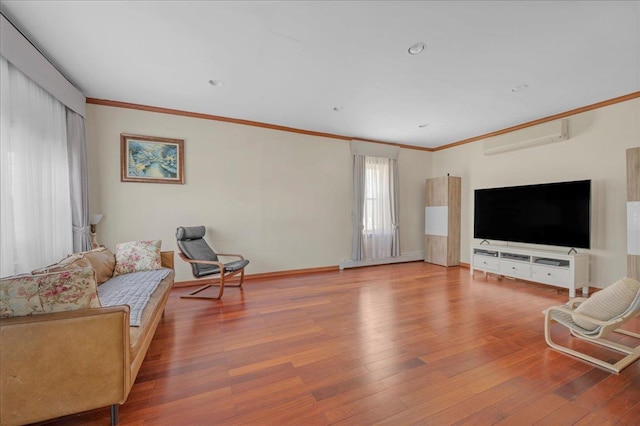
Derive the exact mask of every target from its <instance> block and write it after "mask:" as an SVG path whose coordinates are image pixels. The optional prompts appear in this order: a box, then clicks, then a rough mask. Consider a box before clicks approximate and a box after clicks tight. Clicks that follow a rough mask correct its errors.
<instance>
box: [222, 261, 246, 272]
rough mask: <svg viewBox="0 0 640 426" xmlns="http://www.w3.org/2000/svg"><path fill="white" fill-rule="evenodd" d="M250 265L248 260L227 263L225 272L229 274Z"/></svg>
mask: <svg viewBox="0 0 640 426" xmlns="http://www.w3.org/2000/svg"><path fill="white" fill-rule="evenodd" d="M248 264H249V261H248V260H247V259H242V260H235V261H233V262H229V263H225V264H224V270H225V271H227V272H235V271H239V270H240V269H242V268H244V267H245V266H247V265H248Z"/></svg>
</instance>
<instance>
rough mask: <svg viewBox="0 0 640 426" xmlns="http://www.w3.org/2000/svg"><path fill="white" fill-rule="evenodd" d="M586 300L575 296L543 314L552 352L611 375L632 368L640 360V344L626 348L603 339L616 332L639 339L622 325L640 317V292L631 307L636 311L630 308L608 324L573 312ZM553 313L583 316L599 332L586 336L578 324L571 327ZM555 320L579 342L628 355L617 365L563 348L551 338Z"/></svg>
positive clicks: (545, 334)
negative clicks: (595, 325) (554, 316)
mask: <svg viewBox="0 0 640 426" xmlns="http://www.w3.org/2000/svg"><path fill="white" fill-rule="evenodd" d="M586 300H587V298H584V297H576V298H575V299H572V300H571V301H569V303H568V304H567V305H564V306H552V307H550V308H548V309H546V310H545V311H544V314H545V322H544V338H545V340H546V341H547V344H548V345H549V346H550V347H552V348H553V349H556V350H558V351H560V352H563V353H566V354H569V355H573V356H575V357H577V358H580V359H582V360H585V361H589V362H591V363H593V364H595V365H597V366H599V367H602V368H604V369H606V370H609V371H611V372H614V373H619V372H620V371H622V370H623V369H624V368H625V367H627V366H629V364H631V363H633V362H635V361H636V360H638V359H640V344H639V345H638V346H635V347H630V346H625V345H623V344H621V343H618V342H613V341H611V340H607V339H605V338H604V336H607V335H608V334H609V333H612V332H615V333H618V334H623V335H625V336H629V337H633V338H636V339H640V334H638V333H634V332H631V331H629V330H624V329H622V328H620V326H622V325H623V324H624V323H625V322H627V321H629V320H630V319H632V318H634V317H635V316H637V315H638V314H640V309H638V305H639V304H640V292H639V293H638V295H636V298H635V300H634V302H633V303H632V304H631V307H635V309H629V310H628V311H627V312H625V314H623V315H621V316H620V317H617V318H615V319H612V320H609V321H601V320H598V319H595V318H591V317H589V316H587V315H584V314H581V313H579V312H575V310H574V309H575V308H576V307H577V305H579V304H580V303H582V302H584V301H586ZM553 312H562V313H565V314H569V315H572V316H576V317H580V318H582V319H585V320H587V321H589V322H591V323H593V324H597V325H598V327H599V330H598V331H597V333H594V334H593V335H590V334H586V333H585V331H586V330H584V329H582V328H580V327H579V326H578V325H575V327H572V326H570V325H567V324H565V323H562V322H560V321H558V320H557V319H555V318H553V316H552V313H553ZM552 321H556V322H558V323H559V324H561V325H563V326H565V327H567V328H568V329H569V331H570V332H571V335H572V336H574V337H576V338H578V339H580V340H583V341H586V342H589V343H593V344H596V345H599V346H604V347H606V348H608V349H611V350H614V351H617V352H621V353H623V354H626V356H625V357H624V358H622V359H621V360H619V361H617V362H615V363H610V362H606V361H604V360H602V359H598V358H595V357H593V356H591V355H587V354H585V353H582V352H578V351H577V350H575V349H572V348H569V347H567V346H563V345H560V344H558V343H556V342H554V341H553V340H552V339H551V322H552Z"/></svg>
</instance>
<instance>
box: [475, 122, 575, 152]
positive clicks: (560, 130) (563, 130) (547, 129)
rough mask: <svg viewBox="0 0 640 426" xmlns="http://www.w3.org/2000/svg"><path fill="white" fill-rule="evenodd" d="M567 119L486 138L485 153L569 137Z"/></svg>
mask: <svg viewBox="0 0 640 426" xmlns="http://www.w3.org/2000/svg"><path fill="white" fill-rule="evenodd" d="M567 128H568V120H566V119H565V120H556V121H549V122H547V123H542V124H539V125H537V126H531V127H526V128H524V129H521V130H516V131H515V132H509V133H505V134H502V135H498V136H494V137H492V138H489V139H486V140H485V141H484V145H483V152H484V154H485V155H493V154H499V153H501V152H507V151H514V150H516V149H522V148H529V147H532V146H538V145H545V144H548V143H554V142H560V141H564V140H567V139H569V132H568V130H567Z"/></svg>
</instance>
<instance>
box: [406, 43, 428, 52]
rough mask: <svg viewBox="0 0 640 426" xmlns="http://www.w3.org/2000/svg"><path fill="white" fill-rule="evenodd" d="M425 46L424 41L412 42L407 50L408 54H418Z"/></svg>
mask: <svg viewBox="0 0 640 426" xmlns="http://www.w3.org/2000/svg"><path fill="white" fill-rule="evenodd" d="M426 48H427V45H426V44H425V43H422V42H418V43H414V44H412V45H411V47H409V50H407V52H409V55H419V54H420V53H422V52H424V50H425V49H426Z"/></svg>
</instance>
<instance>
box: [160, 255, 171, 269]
mask: <svg viewBox="0 0 640 426" xmlns="http://www.w3.org/2000/svg"><path fill="white" fill-rule="evenodd" d="M160 262H161V263H162V267H163V268H169V269H174V267H173V251H161V252H160Z"/></svg>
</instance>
